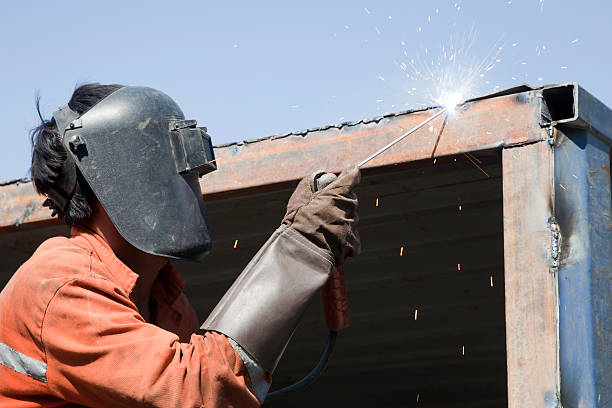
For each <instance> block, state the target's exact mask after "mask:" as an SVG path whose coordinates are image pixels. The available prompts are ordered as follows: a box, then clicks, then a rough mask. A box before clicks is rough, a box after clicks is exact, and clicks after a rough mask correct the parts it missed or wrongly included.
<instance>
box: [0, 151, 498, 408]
mask: <svg viewBox="0 0 612 408" xmlns="http://www.w3.org/2000/svg"><path fill="white" fill-rule="evenodd" d="M476 155H477V157H478V159H480V160H482V163H481V164H480V166H481V167H482V168H483V169H484V170H485V171H486V173H487V174H488V175H489V177H487V176H486V175H485V174H483V172H481V171H480V170H479V169H477V168H476V167H475V166H474V165H473V164H472V163H471V162H470V161H469V160H468V159H467V158H466V157H465V156H463V155H459V156H455V157H446V158H439V159H437V162H436V164H435V165H434V164H433V162H432V160H427V161H420V162H414V163H411V164H409V165H408V164H406V165H396V166H392V167H385V168H382V169H377V170H375V171H374V170H370V171H369V172H366V173H365V176H364V178H363V182H362V185H361V186H360V187H359V190H358V194H359V197H360V216H361V221H360V232H361V235H362V242H363V253H362V254H361V256H360V257H359V258H357V259H355V260H352V261H350V262H349V263H348V264H347V265H346V269H345V271H346V272H345V273H346V281H347V291H348V298H349V307H350V318H351V327H350V328H349V329H347V330H345V331H343V332H341V333H340V336H339V339H338V343H337V347H336V351H335V353H334V356H333V357H332V360H331V363H330V365H329V368H328V370H327V372H326V373H325V375H324V376H323V377H322V378H320V379H319V381H318V382H317V383H315V384H314V385H312V386H311V387H310V388H308V389H307V390H305V391H302V392H297V393H295V394H294V395H291V396H288V397H286V398H282V399H279V400H277V401H272V400H271V401H269V402H268V403H267V404H266V406H270V407H277V406H293V407H311V406H313V405H316V406H320V407H325V406H330V407H331V406H355V407H366V406H368V407H369V406H388V407H392V406H398V407H399V406H402V407H404V406H414V405H416V400H417V395H418V398H419V403H418V406H424V407H452V406H468V405H469V406H473V407H477V406H483V407H484V406H486V407H495V406H500V407H501V406H507V397H506V394H507V392H506V351H505V323H504V287H503V282H504V276H503V227H502V183H501V158H500V152H499V150H497V151H487V152H480V153H476ZM290 193H291V188H285V189H282V190H276V191H270V192H252V193H248V192H246V193H244V194H242V195H240V196H239V197H233V198H225V199H218V200H212V201H209V202H208V211H209V218H210V222H211V229H212V233H213V237H214V239H215V244H214V245H215V246H214V249H213V253H212V254H211V255H210V256H209V257H208V258H207V259H206V260H205V262H204V263H203V264H194V263H187V262H179V263H178V264H177V266H178V268H179V270H180V271H181V273H182V274H183V275H184V277H185V278H186V281H187V288H186V292H187V294H188V296H189V298H190V299H191V301H192V302H193V304H194V306H195V307H196V309H197V311H198V313H199V315H200V318H201V319H203V318H204V317H205V316H206V315H207V313H208V312H209V311H210V310H211V309H212V307H213V306H214V305H215V303H216V302H217V301H218V300H219V298H220V297H221V296H222V294H223V293H224V292H225V290H226V288H227V287H228V286H229V285H230V283H231V282H232V280H233V279H234V278H235V277H236V276H237V275H238V274H239V273H240V271H241V269H242V268H243V267H244V266H245V265H246V263H247V262H248V260H249V259H250V258H251V257H252V256H253V255H254V254H255V252H256V251H257V250H258V248H259V247H260V245H261V244H263V242H264V241H265V240H266V238H267V237H268V236H269V234H270V233H271V232H272V231H273V230H274V229H275V228H276V227H277V226H278V224H279V222H280V219H281V218H282V215H283V213H284V208H285V204H286V201H287V199H288V197H289V195H290ZM377 200H378V206H377V205H376V204H377ZM61 231H64V232H65V228H64V227H47V228H40V229H34V230H29V231H21V232H9V233H4V234H1V235H0V248H1V250H0V254H1V255H2V259H3V260H4V261H3V265H2V268H1V272H0V273H2V276H1V278H2V282H0V285H3V284H4V281H6V280H7V279H8V278H9V275H10V274H11V273H12V272H13V271H14V269H16V268H17V267H18V266H19V264H20V263H21V262H23V261H24V260H25V259H27V257H28V256H29V255H30V254H31V252H32V251H33V250H34V249H35V247H36V246H37V245H38V244H39V243H40V242H41V241H42V240H43V239H44V238H45V237H46V236H51V235H54V234H57V233H58V232H61ZM236 240H238V243H237V246H236V248H235V249H234V244H235V241H236ZM402 248H403V249H402ZM400 253H401V256H400ZM458 265H460V267H459V266H458ZM491 279H492V280H493V287H491ZM320 303H321V302H320V299H316V300H315V302H314V304H313V306H312V308H311V310H310V311H309V312H308V314H307V317H306V318H305V320H304V322H303V324H302V325H301V327H300V328H299V330H298V332H297V333H296V334H295V336H294V339H293V341H292V343H291V344H290V346H289V348H288V350H287V352H286V354H285V356H284V357H283V359H282V361H281V363H280V367H279V369H278V371H277V373H276V374H275V376H274V384H273V388H278V387H281V386H283V385H287V384H289V383H291V382H293V381H295V380H297V379H299V378H300V377H301V376H302V375H304V374H305V373H307V372H308V371H309V370H310V369H311V368H312V367H313V366H314V364H315V363H316V361H317V360H318V358H319V355H320V353H321V351H322V350H323V347H324V345H325V340H326V330H325V326H324V319H323V315H322V311H321V304H320ZM415 310H418V312H417V319H416V320H415Z"/></svg>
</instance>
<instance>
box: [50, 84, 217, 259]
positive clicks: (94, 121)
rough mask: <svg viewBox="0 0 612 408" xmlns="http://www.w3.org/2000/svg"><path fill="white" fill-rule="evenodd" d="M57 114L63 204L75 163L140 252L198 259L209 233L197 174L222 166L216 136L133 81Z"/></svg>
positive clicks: (55, 196)
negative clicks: (82, 108)
mask: <svg viewBox="0 0 612 408" xmlns="http://www.w3.org/2000/svg"><path fill="white" fill-rule="evenodd" d="M53 117H54V118H55V123H56V124H57V128H58V130H59V134H60V137H61V138H62V142H63V145H64V147H65V149H66V151H67V153H68V157H67V159H66V162H65V163H64V166H63V169H62V174H63V175H62V178H61V180H60V182H59V183H58V187H57V188H55V189H53V190H52V191H50V194H49V198H50V199H52V200H53V201H54V202H55V203H56V206H57V207H60V208H62V207H64V208H65V205H66V202H67V201H69V200H70V196H71V195H72V192H73V191H74V186H75V183H76V168H78V170H80V172H81V174H82V175H83V177H84V178H85V180H86V181H87V183H88V184H89V186H90V187H91V189H92V191H93V192H94V194H95V195H96V197H97V198H98V200H99V201H100V204H101V205H102V207H103V208H104V210H105V211H106V213H107V214H108V216H109V217H110V219H111V221H112V222H113V224H114V226H115V228H117V230H118V231H119V233H120V234H121V236H123V238H125V239H126V240H127V241H128V242H129V243H130V244H132V245H133V246H135V247H136V248H138V249H140V250H141V251H144V252H147V253H150V254H154V255H161V256H165V257H170V258H181V259H195V260H197V259H199V258H201V257H202V256H203V255H205V254H206V253H207V252H208V251H209V250H210V248H211V238H210V233H209V228H208V222H207V219H206V213H205V210H204V202H203V200H202V191H201V189H200V184H199V178H200V177H201V176H202V175H204V174H206V173H208V172H210V171H213V170H216V166H215V161H214V154H213V149H212V144H211V140H210V136H208V135H207V134H206V129H205V128H198V127H196V121H195V120H185V117H184V115H183V112H182V111H181V109H180V108H179V106H178V105H177V104H176V102H174V101H173V100H172V99H171V98H170V97H169V96H167V95H166V94H164V93H162V92H160V91H157V90H155V89H152V88H146V87H136V86H128V87H123V88H120V89H118V90H117V91H115V92H113V93H111V94H110V95H109V96H107V97H106V98H104V99H102V100H101V101H100V102H99V103H97V104H96V105H94V106H93V107H92V108H91V109H90V110H88V111H86V112H85V113H83V114H82V115H80V116H79V115H78V114H77V113H76V112H74V111H72V110H71V109H70V107H69V106H68V105H64V106H63V107H61V108H60V109H59V110H57V111H56V112H55V113H54V114H53Z"/></svg>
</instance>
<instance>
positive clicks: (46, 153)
mask: <svg viewBox="0 0 612 408" xmlns="http://www.w3.org/2000/svg"><path fill="white" fill-rule="evenodd" d="M122 87H123V86H122V85H100V84H97V83H92V84H85V85H81V86H78V87H77V88H76V89H75V90H74V92H73V93H72V97H71V98H70V101H69V102H68V106H69V107H70V109H71V110H73V111H75V112H76V113H78V114H79V115H82V114H83V113H85V112H86V111H88V110H89V109H91V108H92V107H93V106H94V105H95V104H97V103H98V102H100V101H101V100H102V99H104V98H106V97H107V96H108V95H110V94H111V93H113V92H115V91H116V90H117V89H119V88H122ZM35 105H36V111H37V112H38V117H39V118H40V122H41V123H40V125H38V126H37V127H35V128H34V129H32V132H31V140H32V167H31V168H30V174H31V176H32V181H33V182H34V188H35V189H36V191H37V192H38V193H39V194H43V195H47V194H48V193H49V189H50V188H53V187H54V186H55V183H56V182H57V180H58V179H59V177H60V172H61V170H62V165H63V164H64V160H66V156H67V154H68V153H67V152H66V149H65V148H64V145H63V144H62V140H61V138H60V135H59V132H58V130H57V125H56V124H55V119H53V118H51V120H45V119H44V118H43V116H42V114H41V112H40V97H38V96H37V97H36V101H35ZM76 172H77V182H76V187H75V190H74V194H73V195H72V197H71V198H70V201H69V202H68V203H67V205H66V209H65V212H64V213H63V214H62V213H61V212H60V216H61V215H64V219H65V221H66V224H68V225H70V226H72V225H75V224H80V223H83V222H85V221H86V220H88V219H89V217H91V214H92V211H93V204H94V203H95V200H96V197H95V195H94V193H93V191H92V190H91V188H90V187H89V184H87V181H86V180H85V178H84V177H83V175H82V174H81V172H80V171H79V169H78V168H77V169H76Z"/></svg>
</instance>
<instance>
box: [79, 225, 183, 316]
mask: <svg viewBox="0 0 612 408" xmlns="http://www.w3.org/2000/svg"><path fill="white" fill-rule="evenodd" d="M70 235H71V236H72V237H73V238H76V239H77V240H79V241H82V242H83V244H85V245H86V246H87V247H88V248H87V249H89V250H91V251H93V253H94V254H95V256H96V258H98V260H100V262H102V263H103V264H105V265H107V266H108V267H109V268H110V273H111V274H112V275H113V277H114V278H115V279H116V282H115V283H117V284H119V285H120V286H121V288H122V289H123V290H125V292H126V293H127V295H128V296H130V294H131V293H132V290H134V285H136V281H137V280H138V274H137V273H136V272H134V271H132V270H131V269H130V268H129V267H128V266H127V265H126V264H124V263H123V262H121V260H120V259H119V258H117V256H116V255H115V253H114V252H113V250H112V249H111V247H110V246H109V245H108V244H107V243H106V241H104V240H103V239H102V237H100V236H99V235H98V234H96V233H94V232H93V231H91V230H90V229H88V228H85V227H81V226H73V227H72V228H71V229H70ZM184 287H185V281H184V280H183V278H181V276H180V275H179V273H178V271H177V270H176V269H175V268H174V266H172V264H171V263H170V262H167V263H166V265H164V267H162V269H161V270H160V271H159V274H158V275H157V279H156V280H155V283H153V288H152V289H151V296H153V299H154V300H155V301H156V302H158V303H159V302H163V303H166V304H168V305H169V306H172V305H173V304H174V302H175V301H176V299H177V298H178V297H179V295H180V294H181V292H182V291H183V288H184ZM173 309H174V308H173ZM175 311H176V309H175ZM177 312H178V311H177Z"/></svg>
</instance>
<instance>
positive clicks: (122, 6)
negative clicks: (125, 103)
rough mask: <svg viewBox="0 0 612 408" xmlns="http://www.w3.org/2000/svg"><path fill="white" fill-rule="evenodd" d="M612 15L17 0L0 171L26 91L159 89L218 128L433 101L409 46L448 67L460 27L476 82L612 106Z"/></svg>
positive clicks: (541, 9)
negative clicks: (568, 91)
mask: <svg viewBox="0 0 612 408" xmlns="http://www.w3.org/2000/svg"><path fill="white" fill-rule="evenodd" d="M436 10H437V12H436ZM610 17H612V2H610V1H607V0H582V1H573V0H556V1H555V0H544V1H543V2H542V1H540V0H486V1H485V0H463V1H461V0H457V1H455V0H432V1H420V2H416V1H409V0H403V1H373V0H369V1H361V0H353V1H330V0H328V1H319V0H310V1H308V2H297V1H295V2H293V1H284V2H280V1H263V2H250V1H249V2H247V1H244V2H210V1H179V0H176V1H174V2H169V1H147V2H144V1H142V2H138V1H114V0H109V1H103V2H102V1H100V2H76V1H53V2H50V1H37V2H35V1H18V2H17V1H12V2H10V4H9V5H3V9H2V13H1V15H0V51H1V54H0V55H2V58H3V60H2V64H0V90H1V94H2V99H1V100H0V118H1V119H2V124H3V131H2V136H1V137H2V149H0V180H10V179H15V178H20V177H27V176H28V169H29V160H30V149H31V147H30V142H29V136H28V133H29V130H30V129H31V128H32V127H33V126H35V125H37V117H36V113H35V110H34V95H35V93H36V92H37V91H38V92H40V95H41V98H42V100H41V102H42V103H41V106H42V108H43V113H44V115H45V116H46V117H49V116H50V115H51V114H52V113H53V111H54V109H55V108H57V107H58V106H59V105H62V104H64V103H66V102H67V101H68V99H69V97H70V95H71V93H72V91H73V90H74V87H75V85H76V84H79V83H84V82H101V83H121V84H127V85H146V86H151V87H154V88H158V89H160V90H163V91H164V92H166V93H167V94H169V95H170V96H172V97H173V98H174V99H175V100H176V101H177V102H178V103H179V104H180V105H181V107H182V108H183V110H184V112H185V114H186V116H187V117H188V118H190V119H197V120H198V123H199V124H200V125H203V126H207V127H208V129H209V133H210V134H211V135H212V137H213V142H214V143H217V144H218V143H224V142H228V141H236V140H243V139H248V138H253V137H260V136H265V135H269V134H274V133H283V132H286V131H290V130H300V129H305V128H309V127H315V126H320V125H324V124H330V123H338V122H342V121H349V120H357V119H360V118H368V117H374V116H378V115H380V114H383V113H385V112H394V111H400V110H405V109H410V108H418V107H420V106H422V105H423V104H425V105H433V104H434V102H433V101H432V100H431V97H430V96H429V91H428V88H429V89H431V81H427V80H426V79H425V78H424V76H423V74H420V75H417V74H415V71H414V70H412V68H411V67H410V60H413V61H415V66H416V67H417V70H418V67H422V66H423V65H427V64H430V61H431V60H434V62H435V65H436V66H437V62H438V58H439V57H442V59H441V62H442V63H441V65H440V67H439V68H436V69H437V70H438V71H437V72H438V73H439V72H442V73H444V72H447V71H448V72H450V73H451V74H452V72H455V73H456V72H457V71H456V70H454V69H455V68H456V64H455V65H453V64H452V63H449V62H448V55H449V54H450V53H449V49H450V46H451V45H454V47H455V50H457V49H459V48H461V44H462V43H463V41H464V39H466V40H467V43H471V47H470V48H469V50H468V49H467V47H464V51H465V52H462V53H460V54H461V56H462V58H464V63H471V62H474V63H477V62H483V64H484V65H483V66H482V68H483V69H482V70H481V72H480V73H481V74H482V76H480V75H477V76H476V78H475V80H474V81H473V83H472V85H473V86H472V88H471V92H472V93H475V94H480V93H488V92H490V91H493V90H494V89H495V87H499V88H507V87H510V86H514V85H518V84H521V83H529V84H531V85H534V86H539V85H543V84H550V83H560V82H568V81H577V82H578V83H580V84H581V85H582V86H584V87H585V88H586V89H587V90H588V91H590V92H591V93H593V94H594V95H595V96H597V97H598V98H599V99H601V100H602V101H603V102H604V103H606V104H607V105H608V106H612V81H611V80H610V72H611V68H612V52H611V51H610V50H611V46H610V44H609V42H610V38H612V28H611V27H612V25H611V24H610V21H609V20H610ZM470 33H471V34H470ZM441 46H444V47H445V48H444V50H445V51H447V58H446V59H445V58H444V57H443V51H442V49H441ZM500 47H501V48H502V49H501V50H499V48H500ZM495 54H497V55H495ZM496 60H499V61H496ZM402 63H405V64H407V65H406V66H407V69H406V71H404V69H402V68H403V67H402ZM464 65H465V64H464ZM404 68H406V67H404ZM411 70H412V71H411ZM419 72H421V71H419ZM406 73H408V74H409V75H411V76H412V78H410V77H407V76H406ZM480 73H479V74H480ZM458 76H459V77H461V76H462V74H458ZM413 88H414V89H413Z"/></svg>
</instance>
